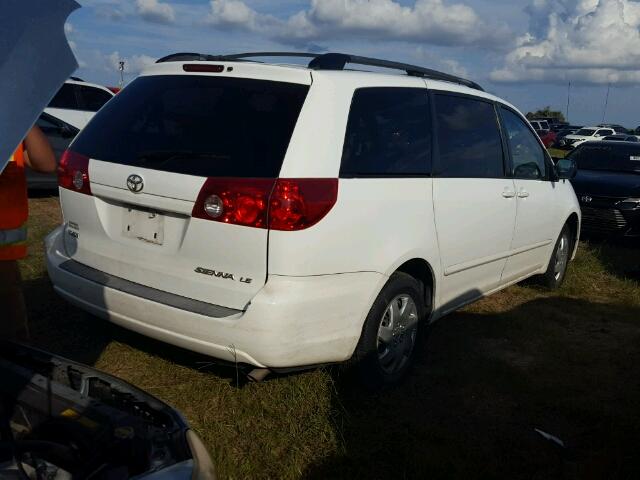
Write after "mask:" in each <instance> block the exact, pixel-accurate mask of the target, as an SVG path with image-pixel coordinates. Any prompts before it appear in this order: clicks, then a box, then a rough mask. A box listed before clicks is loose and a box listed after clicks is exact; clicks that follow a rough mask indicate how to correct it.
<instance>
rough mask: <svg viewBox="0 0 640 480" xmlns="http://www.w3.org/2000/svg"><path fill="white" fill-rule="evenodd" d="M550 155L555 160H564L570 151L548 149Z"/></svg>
mask: <svg viewBox="0 0 640 480" xmlns="http://www.w3.org/2000/svg"><path fill="white" fill-rule="evenodd" d="M547 150H548V152H549V155H551V156H552V157H554V158H564V157H566V156H567V154H568V153H569V150H560V149H559V148H548V149H547Z"/></svg>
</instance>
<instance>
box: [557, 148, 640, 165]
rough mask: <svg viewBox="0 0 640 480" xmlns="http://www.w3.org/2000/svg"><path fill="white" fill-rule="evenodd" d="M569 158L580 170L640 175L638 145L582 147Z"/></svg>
mask: <svg viewBox="0 0 640 480" xmlns="http://www.w3.org/2000/svg"><path fill="white" fill-rule="evenodd" d="M594 143H595V142H594ZM598 143H599V142H598ZM569 158H571V159H573V160H574V161H575V162H576V163H577V165H578V169H580V170H608V171H615V172H634V173H640V146H636V145H581V146H580V147H578V148H577V149H576V150H575V151H573V152H572V153H571V154H570V155H569Z"/></svg>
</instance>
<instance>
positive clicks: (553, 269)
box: [541, 225, 572, 289]
mask: <svg viewBox="0 0 640 480" xmlns="http://www.w3.org/2000/svg"><path fill="white" fill-rule="evenodd" d="M571 246H572V240H571V230H570V229H569V226H568V225H565V226H564V228H563V229H562V232H560V236H559V237H558V241H557V242H556V246H555V248H554V250H553V254H552V255H551V261H550V262H549V266H548V267H547V271H546V272H545V273H544V274H543V275H542V277H541V283H542V284H543V285H544V286H545V287H547V288H550V289H556V288H559V287H560V285H562V282H563V281H564V277H565V275H566V274H567V267H568V266H569V259H570V258H571Z"/></svg>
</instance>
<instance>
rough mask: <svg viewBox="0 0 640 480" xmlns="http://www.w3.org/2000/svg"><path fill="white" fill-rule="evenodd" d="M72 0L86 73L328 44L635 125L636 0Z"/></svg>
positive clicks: (639, 6)
mask: <svg viewBox="0 0 640 480" xmlns="http://www.w3.org/2000/svg"><path fill="white" fill-rule="evenodd" d="M78 1H79V3H80V4H81V5H82V8H81V9H79V10H77V11H76V12H74V13H72V14H71V15H70V17H69V19H68V21H67V24H66V25H65V31H66V33H67V38H68V39H69V41H70V44H71V46H72V49H73V51H74V53H75V54H76V57H77V59H78V62H79V64H80V68H79V69H78V71H77V72H76V75H77V76H80V77H82V78H83V79H84V80H87V81H91V82H96V83H101V84H105V85H117V84H118V83H119V80H120V73H119V71H118V62H119V61H120V60H124V61H125V83H126V82H129V81H131V80H132V79H133V78H135V77H136V76H137V75H138V74H139V73H140V71H141V70H143V69H144V68H145V67H146V66H148V65H150V64H152V63H153V62H154V61H155V60H156V59H158V58H160V57H162V56H164V55H167V54H169V53H175V52H199V53H210V54H225V53H238V52H247V51H265V50H271V51H273V50H279V51H281V50H286V51H310V52H328V51H334V52H344V53H352V54H358V55H365V56H371V57H377V58H383V59H388V60H395V61H402V62H407V63H413V64H417V65H422V66H425V67H429V68H434V69H437V70H441V71H444V72H447V73H453V74H456V75H459V76H463V77H466V78H470V79H472V80H474V81H476V82H478V83H480V84H481V85H482V86H483V87H484V88H485V90H487V91H489V92H491V93H494V94H496V95H497V96H499V97H502V98H504V99H505V100H507V101H509V102H511V103H513V104H514V105H516V106H517V107H518V108H519V109H520V110H522V111H523V113H526V112H527V111H530V110H537V109H538V108H542V107H545V106H551V107H552V108H553V109H556V110H561V111H562V112H564V113H566V111H567V100H568V99H569V100H570V107H569V120H570V122H571V123H573V124H579V125H587V124H597V123H600V122H602V121H603V118H604V121H605V122H608V123H620V124H622V125H625V126H628V127H633V128H635V127H637V126H639V125H640V108H639V107H640V95H639V94H640V0H279V1H278V0H275V1H274V0H270V1H267V0H78ZM569 84H571V85H570V89H569ZM607 90H609V96H608V102H607V104H606V109H605V102H606V97H607ZM569 91H570V95H569Z"/></svg>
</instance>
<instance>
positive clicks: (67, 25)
mask: <svg viewBox="0 0 640 480" xmlns="http://www.w3.org/2000/svg"><path fill="white" fill-rule="evenodd" d="M64 33H65V35H66V36H67V37H68V36H69V35H71V34H72V33H73V25H71V23H69V22H67V23H65V24H64Z"/></svg>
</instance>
